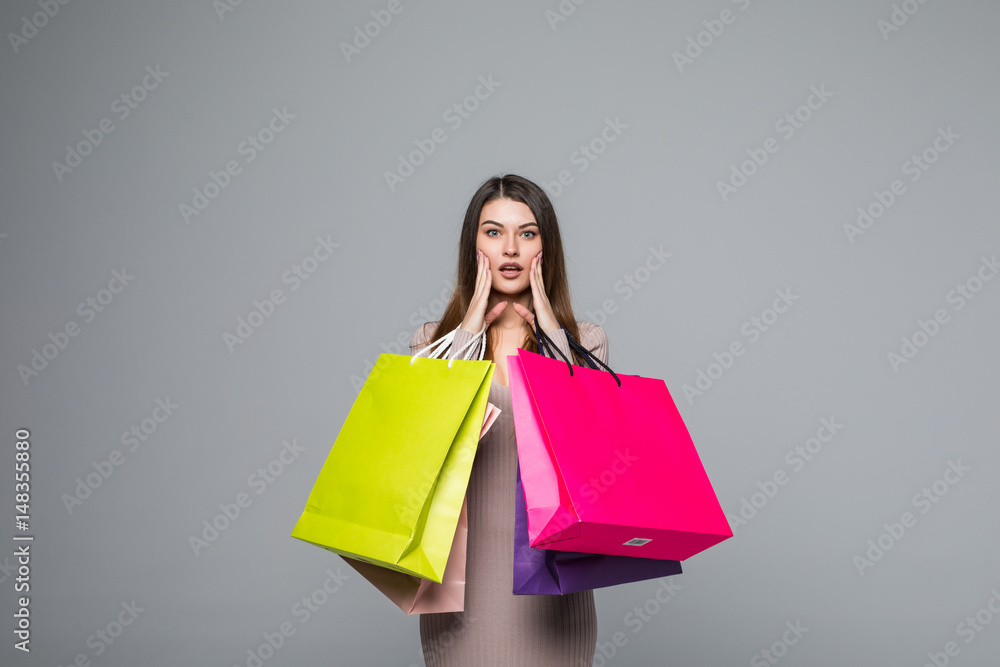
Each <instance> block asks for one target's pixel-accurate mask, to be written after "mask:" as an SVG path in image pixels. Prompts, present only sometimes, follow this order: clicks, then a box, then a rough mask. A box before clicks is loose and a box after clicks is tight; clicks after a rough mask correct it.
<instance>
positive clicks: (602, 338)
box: [576, 322, 608, 350]
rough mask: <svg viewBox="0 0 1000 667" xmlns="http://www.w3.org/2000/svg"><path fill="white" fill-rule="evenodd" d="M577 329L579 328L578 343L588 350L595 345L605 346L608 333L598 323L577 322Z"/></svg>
mask: <svg viewBox="0 0 1000 667" xmlns="http://www.w3.org/2000/svg"><path fill="white" fill-rule="evenodd" d="M576 326H577V329H579V330H580V343H581V344H582V345H583V346H584V347H586V348H587V349H588V350H592V349H594V348H595V347H598V346H602V347H607V345H608V335H607V334H606V333H605V332H604V329H602V328H601V326H600V325H599V324H594V323H593V322H577V323H576Z"/></svg>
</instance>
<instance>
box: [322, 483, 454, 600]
mask: <svg viewBox="0 0 1000 667" xmlns="http://www.w3.org/2000/svg"><path fill="white" fill-rule="evenodd" d="M468 536H469V514H468V501H467V500H466V501H464V502H463V503H462V513H461V514H459V515H458V527H457V528H456V530H455V540H454V542H453V543H452V545H451V551H450V552H449V553H448V563H447V565H445V568H444V575H443V576H442V579H441V583H440V584H439V583H437V582H435V581H431V580H429V579H421V578H419V577H416V576H414V575H412V574H407V573H405V572H399V571H397V570H390V569H389V568H387V567H380V566H379V565H375V564H374V563H366V562H365V561H362V560H356V559H354V558H348V557H346V556H341V558H343V559H344V561H345V562H346V563H347V564H348V565H350V566H351V567H352V568H354V570H355V571H357V573H358V574H360V575H361V576H362V577H364V578H365V579H367V580H368V582H369V583H371V584H372V585H373V586H375V588H377V589H378V590H380V591H381V592H382V594H383V595H385V596H386V597H387V598H389V599H390V600H391V601H392V602H393V604H395V605H396V606H397V607H399V608H400V609H402V610H403V611H405V612H406V613H407V614H437V613H441V612H445V611H464V610H465V557H466V544H467V542H468Z"/></svg>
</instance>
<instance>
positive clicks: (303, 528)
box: [292, 327, 495, 583]
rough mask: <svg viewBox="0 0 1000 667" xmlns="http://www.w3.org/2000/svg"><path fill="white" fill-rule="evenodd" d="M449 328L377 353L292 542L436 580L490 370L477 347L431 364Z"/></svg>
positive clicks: (475, 440)
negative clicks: (416, 344)
mask: <svg viewBox="0 0 1000 667" xmlns="http://www.w3.org/2000/svg"><path fill="white" fill-rule="evenodd" d="M457 331H458V329H457V328H456V329H455V330H454V331H451V332H449V333H448V334H447V335H445V336H444V337H442V338H441V339H439V340H437V341H435V342H434V343H432V344H431V345H430V346H428V347H427V348H424V349H423V350H421V351H420V352H419V353H417V354H416V355H413V356H412V357H409V356H406V355H400V354H381V355H379V359H378V363H376V364H375V368H373V369H372V371H371V373H369V375H368V378H367V379H366V380H365V384H364V385H363V386H362V387H361V393H359V394H358V397H357V399H355V401H354V405H353V406H351V410H350V412H349V413H348V415H347V419H346V420H345V422H344V425H343V427H342V428H341V430H340V434H339V435H338V436H337V439H336V441H335V442H334V444H333V448H332V449H331V450H330V454H329V456H327V459H326V462H325V463H324V464H323V468H322V469H321V470H320V473H319V477H318V478H317V480H316V484H315V485H314V486H313V488H312V491H311V492H310V494H309V499H308V500H307V501H306V506H305V510H304V511H303V512H302V516H301V517H299V520H298V522H297V523H296V524H295V528H294V529H293V530H292V537H295V538H298V539H300V540H303V541H306V542H309V543H311V544H315V545H316V546H319V547H323V548H324V549H328V550H330V551H332V552H334V553H337V554H340V555H342V556H347V557H349V558H355V559H357V560H361V561H365V562H368V563H373V564H375V565H380V566H383V567H388V568H391V569H393V570H398V571H400V572H405V573H407V574H412V575H415V576H418V577H421V578H424V579H430V580H431V581H434V582H437V583H441V580H442V577H443V575H444V569H445V565H446V563H447V561H448V553H449V551H450V550H451V545H452V542H453V540H454V537H455V529H456V527H457V525H458V517H459V514H460V512H461V510H462V502H463V500H464V498H465V491H466V487H468V484H469V476H470V474H471V472H472V461H473V459H474V458H475V453H476V448H477V447H478V445H479V435H480V432H481V430H482V427H483V419H484V416H485V413H486V406H487V401H488V398H489V392H490V384H491V383H492V381H493V371H494V369H495V365H494V364H493V362H491V361H484V360H483V359H482V351H480V355H479V356H480V359H479V360H470V359H465V358H464V357H463V358H457V359H451V360H448V359H443V358H438V356H439V355H440V354H441V353H442V351H443V350H444V349H445V348H446V347H450V345H451V341H452V339H453V338H454V336H455V332H457ZM485 332H486V329H485V327H484V328H483V330H482V331H480V332H479V333H478V334H476V336H475V337H473V339H472V340H470V341H469V343H468V344H467V345H466V346H463V349H462V350H459V351H458V352H459V354H462V353H463V352H465V353H466V354H469V353H468V352H466V351H465V350H464V348H465V347H469V346H470V345H473V344H474V343H475V344H476V345H478V344H479V342H480V338H482V337H483V335H484V334H485ZM474 349H475V348H474V347H473V348H470V350H474ZM424 353H427V356H426V357H425V356H423V355H424Z"/></svg>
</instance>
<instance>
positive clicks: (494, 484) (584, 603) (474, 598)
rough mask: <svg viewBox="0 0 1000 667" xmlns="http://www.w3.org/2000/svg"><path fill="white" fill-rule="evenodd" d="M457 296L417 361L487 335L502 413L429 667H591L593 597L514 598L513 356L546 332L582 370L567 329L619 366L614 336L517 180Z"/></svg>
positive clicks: (488, 224)
mask: <svg viewBox="0 0 1000 667" xmlns="http://www.w3.org/2000/svg"><path fill="white" fill-rule="evenodd" d="M543 247H544V249H545V253H547V254H545V255H544V257H543V252H542V249H543ZM455 285H456V287H455V292H454V294H453V295H452V298H451V301H450V303H449V304H448V307H447V308H446V309H445V311H444V314H443V316H442V318H441V320H440V322H437V323H435V322H428V323H426V324H424V325H423V326H421V327H420V328H419V329H417V331H416V332H415V333H414V335H413V340H412V342H411V343H410V351H411V354H412V353H416V352H417V351H419V350H420V349H422V348H424V347H426V346H427V345H428V344H430V343H431V342H433V341H434V340H436V339H438V338H440V337H441V336H443V335H445V334H446V333H448V332H450V331H452V330H454V329H455V327H460V328H459V330H458V331H457V332H456V333H455V337H454V340H453V341H452V345H451V349H450V352H449V354H453V353H454V352H455V351H457V350H458V349H460V348H461V347H462V346H463V345H465V343H467V342H468V341H469V340H471V338H472V337H473V336H474V335H475V333H476V332H478V331H481V330H482V328H483V326H484V325H485V326H486V327H487V329H486V335H485V345H486V348H485V354H484V358H485V359H489V360H491V361H493V362H494V363H495V364H496V369H495V371H494V374H493V384H492V386H491V387H490V398H489V400H490V402H492V403H493V404H494V405H496V406H497V407H499V408H500V410H501V413H500V416H499V417H498V418H497V421H496V422H495V423H494V424H493V426H492V427H491V428H490V430H489V431H488V432H487V434H486V436H485V437H484V438H483V439H482V440H481V441H480V443H479V448H478V450H477V453H476V458H475V460H474V462H473V467H472V476H471V478H470V480H469V487H468V511H469V536H468V555H467V560H466V588H465V611H464V612H457V613H442V614H423V615H421V617H420V641H421V645H422V646H423V652H424V660H425V662H426V663H427V667H444V666H450V665H460V666H462V667H467V666H470V665H476V666H480V665H517V667H529V666H531V665H540V666H542V665H544V666H545V667H554V666H558V665H573V666H574V667H578V666H580V665H591V664H592V662H593V658H594V646H595V644H596V641H597V615H596V612H595V610H594V593H593V591H584V592H581V593H571V594H567V595H516V596H515V595H514V594H513V592H512V591H513V575H512V572H513V559H514V490H515V474H516V470H517V468H516V466H517V444H516V441H515V439H514V422H513V419H512V417H511V400H510V383H509V381H508V374H507V356H508V355H512V354H517V348H518V347H521V348H522V349H525V350H529V351H531V352H537V351H538V348H537V343H536V340H535V335H534V332H533V328H532V327H533V326H534V325H535V323H536V320H537V324H538V326H540V327H541V329H542V331H544V332H546V333H547V334H548V335H549V337H550V338H551V339H552V341H553V342H554V343H555V344H556V345H557V346H558V347H559V348H560V349H561V350H562V352H563V354H565V355H566V357H567V358H568V359H570V360H571V361H573V362H574V363H575V364H578V365H582V360H581V359H579V358H578V357H577V356H576V355H574V354H572V351H571V349H570V346H569V343H568V341H567V338H566V333H565V331H563V329H562V328H561V327H565V328H566V330H567V331H569V332H570V334H571V335H572V336H573V337H574V338H576V340H578V341H580V343H581V344H582V345H583V346H584V347H585V348H586V349H588V350H590V351H591V352H592V353H593V354H594V356H595V357H597V358H598V359H600V360H601V361H602V362H604V363H607V360H608V359H607V357H608V344H607V338H606V337H605V334H604V331H603V330H602V329H601V328H600V327H599V326H598V325H596V324H593V323H590V322H576V320H575V319H574V317H573V309H572V307H571V304H570V296H569V285H568V281H567V279H566V269H565V263H564V261H563V253H562V242H561V240H560V237H559V226H558V224H557V221H556V214H555V211H554V210H553V208H552V203H551V202H550V201H549V198H548V197H547V196H546V195H545V193H544V192H543V191H542V189H541V188H539V187H538V186H537V185H535V184H534V183H532V182H531V181H529V180H527V179H524V178H521V177H520V176H515V175H513V174H508V175H506V176H498V177H494V178H491V179H489V180H488V181H486V182H485V183H483V185H482V186H481V187H480V188H479V189H478V190H477V191H476V193H475V195H474V196H473V197H472V201H471V202H470V203H469V207H468V209H467V210H466V212H465V222H464V224H463V226H462V233H461V237H460V239H459V258H458V277H457V280H456V283H455ZM478 350H479V348H476V352H477V354H476V355H475V357H473V358H478ZM571 407H572V406H567V409H571Z"/></svg>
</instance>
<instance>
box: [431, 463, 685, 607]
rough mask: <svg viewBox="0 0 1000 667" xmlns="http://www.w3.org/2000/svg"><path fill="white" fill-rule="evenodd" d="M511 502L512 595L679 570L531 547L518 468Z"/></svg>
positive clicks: (656, 562)
mask: <svg viewBox="0 0 1000 667" xmlns="http://www.w3.org/2000/svg"><path fill="white" fill-rule="evenodd" d="M519 468H520V467H519ZM514 505H515V508H514V595H561V594H565V593H576V592H578V591H586V590H591V589H594V588H604V587H605V586H617V585H618V584H627V583H631V582H633V581H645V580H646V579H656V578H658V577H669V576H671V575H675V574H680V573H681V564H680V563H679V562H678V561H675V560H661V559H658V558H635V557H630V556H608V555H606V554H587V553H577V552H575V551H556V550H554V549H536V548H533V547H531V546H530V545H529V544H528V513H527V509H526V507H525V504H524V492H523V490H522V487H521V472H520V469H518V473H517V490H516V491H515V494H514ZM446 576H447V573H446Z"/></svg>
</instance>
